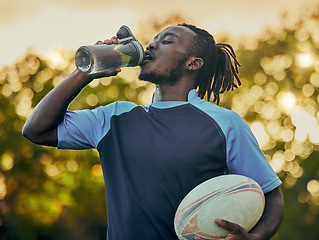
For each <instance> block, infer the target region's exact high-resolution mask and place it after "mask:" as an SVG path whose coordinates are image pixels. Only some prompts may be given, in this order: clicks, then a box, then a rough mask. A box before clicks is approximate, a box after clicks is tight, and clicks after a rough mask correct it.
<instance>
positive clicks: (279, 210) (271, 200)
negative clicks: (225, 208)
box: [216, 187, 285, 240]
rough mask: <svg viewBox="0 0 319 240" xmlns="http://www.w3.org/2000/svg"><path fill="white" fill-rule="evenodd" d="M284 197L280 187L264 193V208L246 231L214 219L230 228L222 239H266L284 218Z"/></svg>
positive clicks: (235, 225)
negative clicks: (257, 220)
mask: <svg viewBox="0 0 319 240" xmlns="http://www.w3.org/2000/svg"><path fill="white" fill-rule="evenodd" d="M284 212H285V210H284V199H283V195H282V192H281V189H280V187H277V188H275V189H274V190H272V191H270V192H269V193H267V194H265V210H264V213H263V215H262V217H261V218H260V220H259V222H258V223H257V224H256V226H255V227H254V228H253V229H252V230H251V231H250V232H249V233H248V232H247V231H246V230H245V229H244V228H242V227H241V226H239V225H238V224H234V223H231V222H228V221H225V220H221V219H216V223H217V224H218V225H219V226H221V227H223V228H225V229H228V230H230V232H229V233H228V234H227V236H226V237H225V238H223V240H268V239H270V238H271V237H272V236H273V235H274V234H275V233H276V232H277V231H278V229H279V227H280V225H281V223H282V221H283V218H284Z"/></svg>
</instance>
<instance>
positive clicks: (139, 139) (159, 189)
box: [23, 24, 284, 240]
mask: <svg viewBox="0 0 319 240" xmlns="http://www.w3.org/2000/svg"><path fill="white" fill-rule="evenodd" d="M117 41H118V40H117V38H112V39H111V40H106V41H105V42H98V43H97V44H115V43H117ZM145 54H146V59H145V61H144V62H143V64H142V65H141V67H140V73H139V78H140V79H141V80H146V81H150V82H153V83H154V84H156V91H155V93H154V95H153V100H152V104H150V105H148V106H137V105H136V104H134V103H129V102H115V103H112V104H110V105H107V106H102V107H99V108H97V109H95V110H81V111H67V108H68V105H69V104H70V102H71V101H72V100H73V99H74V98H75V97H76V96H77V94H78V93H79V92H80V91H81V90H82V89H83V88H84V87H85V86H86V85H87V84H88V83H90V82H91V81H92V80H93V79H94V78H98V77H105V76H114V75H116V74H118V72H120V69H114V70H111V71H107V72H105V73H103V74H98V75H95V76H84V75H82V74H81V73H80V72H78V71H77V70H75V71H74V72H73V73H72V74H71V75H70V76H69V77H68V78H66V79H65V80H64V81H63V82H62V83H61V84H59V85H58V86H57V87H56V88H55V89H53V90H52V91H51V92H50V93H49V94H48V95H47V96H45V97H44V98H43V99H42V101H41V102H40V103H39V104H38V105H37V106H36V108H35V110H34V111H33V113H32V114H31V115H30V117H29V118H28V120H27V122H26V124H25V126H24V129H23V134H24V136H25V137H26V138H28V139H30V140H31V141H33V142H35V143H37V144H43V145H48V146H57V147H58V148H70V149H86V148H97V150H98V151H99V154H100V158H101V164H102V168H103V174H104V178H105V188H106V198H107V214H108V233H107V239H109V240H111V239H112V240H114V239H120V240H123V239H125V240H126V239H152V240H155V239H158V240H159V239H177V236H176V235H175V232H174V223H173V220H174V214H175V211H176V209H177V207H178V204H179V203H180V201H181V200H182V199H183V197H184V196H185V195H186V194H187V193H188V192H189V191H190V190H191V189H192V188H194V187H195V186H197V185H198V184H200V183H201V182H203V181H205V180H208V179H210V178H212V177H216V176H219V175H222V174H228V173H234V174H241V175H246V176H248V177H250V178H252V179H254V180H255V181H257V182H258V183H259V184H260V185H261V187H262V188H263V191H264V193H265V196H266V206H265V211H264V214H263V216H262V218H261V219H260V221H259V222H258V224H257V225H256V226H255V227H254V229H252V230H251V231H250V232H249V233H248V232H247V231H246V230H245V229H243V228H242V227H241V226H239V225H236V224H233V223H230V222H228V221H225V220H221V219H216V223H217V224H219V225H220V226H221V227H223V228H226V229H228V230H230V233H229V234H228V235H227V236H226V237H225V238H224V239H227V240H235V239H254V240H257V239H269V238H270V237H271V236H272V235H273V234H274V233H275V232H276V231H277V230H278V228H279V226H280V224H281V222H282V219H283V215H284V204H283V197H282V193H281V190H280V188H279V186H280V184H281V181H280V180H279V178H278V177H277V176H276V174H275V173H274V172H273V170H272V169H271V167H270V166H269V164H268V162H267V160H266V159H265V157H264V155H263V154H262V152H261V150H260V149H259V147H258V144H257V142H256V140H255V138H254V137H253V135H252V133H251V131H250V129H249V127H248V126H247V124H246V123H245V122H244V121H243V120H242V119H241V118H240V117H239V116H238V115H237V114H235V113H234V112H232V111H229V110H226V109H224V108H221V107H218V106H217V105H215V104H212V103H209V102H207V101H205V100H203V99H202V98H203V97H204V96H205V95H207V96H208V98H210V95H211V94H213V96H214V101H216V102H217V103H218V102H219V95H220V93H223V92H224V91H226V90H229V89H231V88H233V87H237V85H236V84H235V83H234V77H235V78H236V79H237V82H238V83H239V84H240V82H239V79H238V76H237V73H238V69H237V66H238V65H239V63H238V62H237V60H236V56H235V54H234V52H233V50H232V48H231V47H230V46H229V45H227V44H215V41H214V39H213V37H212V36H211V35H210V34H209V33H207V32H206V31H205V30H202V29H199V28H197V27H195V26H192V25H187V24H182V25H178V26H172V27H169V28H167V29H165V30H163V31H162V32H160V33H159V34H158V35H157V36H156V37H155V38H154V41H153V42H151V43H150V44H149V45H148V46H147V50H146V51H145ZM231 58H233V60H234V64H232V62H231ZM196 89H198V93H196ZM199 239H200V238H199Z"/></svg>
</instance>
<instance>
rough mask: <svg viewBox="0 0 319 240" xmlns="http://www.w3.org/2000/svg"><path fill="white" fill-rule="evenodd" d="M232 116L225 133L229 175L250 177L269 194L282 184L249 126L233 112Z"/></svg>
mask: <svg viewBox="0 0 319 240" xmlns="http://www.w3.org/2000/svg"><path fill="white" fill-rule="evenodd" d="M232 115H233V116H232V117H231V119H232V121H231V122H232V123H231V127H230V128H229V129H228V132H227V133H226V134H227V140H226V146H227V154H228V156H227V167H228V170H229V173H232V174H240V175H245V176H247V177H250V178H251V179H253V180H255V181H256V182H258V183H259V185H260V186H261V187H262V189H263V191H264V193H267V192H270V191H271V190H273V189H275V188H276V187H278V186H279V185H280V184H281V183H282V182H281V181H280V179H279V178H278V176H277V175H276V173H275V172H274V170H273V169H272V168H271V166H270V164H269V163H268V161H267V159H266V157H265V155H264V154H263V152H262V151H261V149H260V147H259V145H258V142H257V140H256V138H255V136H254V135H253V133H252V131H251V129H250V128H249V126H248V125H247V124H246V122H245V121H244V120H243V119H242V118H241V117H240V116H239V115H238V114H236V113H234V112H233V113H232Z"/></svg>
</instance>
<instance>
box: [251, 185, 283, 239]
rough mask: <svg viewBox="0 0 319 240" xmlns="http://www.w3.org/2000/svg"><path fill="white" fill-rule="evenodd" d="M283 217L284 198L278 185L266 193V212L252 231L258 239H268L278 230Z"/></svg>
mask: <svg viewBox="0 0 319 240" xmlns="http://www.w3.org/2000/svg"><path fill="white" fill-rule="evenodd" d="M283 218H284V200H283V196H282V193H281V190H280V188H279V187H278V188H276V189H275V190H273V191H271V192H269V193H267V194H266V196H265V210H264V213H263V215H262V217H261V219H260V220H259V222H258V223H257V225H256V226H255V227H254V228H253V229H252V231H251V232H250V233H251V234H252V235H253V236H254V239H256V240H257V239H258V240H268V239H270V238H271V237H272V236H273V235H274V234H275V233H276V232H277V231H278V229H279V227H280V225H281V223H282V221H283Z"/></svg>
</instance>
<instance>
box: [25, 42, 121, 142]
mask: <svg viewBox="0 0 319 240" xmlns="http://www.w3.org/2000/svg"><path fill="white" fill-rule="evenodd" d="M104 43H107V44H112V43H117V39H114V40H107V41H105V42H104ZM98 44H101V42H100V43H98ZM120 71H121V70H120V69H119V68H117V69H113V70H110V71H107V72H104V73H102V74H98V75H93V76H86V75H83V74H82V73H80V72H79V71H78V70H75V71H74V72H73V73H72V74H70V76H68V77H67V78H66V79H65V80H64V81H62V82H61V83H60V84H59V85H58V86H57V87H55V88H54V89H53V90H52V91H51V92H49V93H48V94H47V95H46V96H45V97H44V98H43V99H42V100H41V101H40V102H39V103H38V105H37V106H36V107H35V109H34V110H33V112H32V113H31V115H30V116H29V118H28V119H27V121H26V123H25V125H24V127H23V130H22V134H23V136H24V137H26V138H27V139H29V140H30V141H31V142H34V143H36V144H40V145H46V146H54V147H56V146H57V144H58V137H57V127H58V125H59V123H60V122H61V121H62V120H63V118H64V115H65V113H66V111H67V109H68V106H69V104H70V103H71V102H72V100H73V99H74V98H75V97H76V96H77V95H78V94H79V93H80V92H81V90H82V89H83V88H84V87H85V86H86V85H87V84H89V83H90V82H91V81H92V80H93V79H94V78H99V77H108V76H115V75H117V73H118V72H120Z"/></svg>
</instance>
